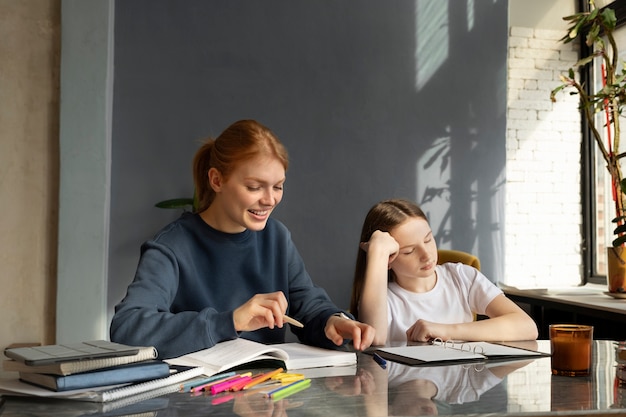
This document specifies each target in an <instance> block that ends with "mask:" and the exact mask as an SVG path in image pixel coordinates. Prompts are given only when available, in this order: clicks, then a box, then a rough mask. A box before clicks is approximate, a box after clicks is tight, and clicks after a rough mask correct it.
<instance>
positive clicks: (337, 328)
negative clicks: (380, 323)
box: [324, 316, 375, 350]
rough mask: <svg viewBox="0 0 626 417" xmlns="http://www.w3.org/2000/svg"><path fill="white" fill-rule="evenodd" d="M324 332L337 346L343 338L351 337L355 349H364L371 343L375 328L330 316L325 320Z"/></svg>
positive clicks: (341, 342)
mask: <svg viewBox="0 0 626 417" xmlns="http://www.w3.org/2000/svg"><path fill="white" fill-rule="evenodd" d="M324 333H325V334H326V337H327V338H328V339H330V340H331V341H332V342H333V343H334V344H336V345H337V346H341V345H342V344H343V340H344V339H352V345H353V346H354V348H355V349H356V350H364V349H367V348H368V347H370V345H371V344H372V341H373V340H374V335H375V330H374V328H373V327H372V326H370V325H368V324H365V323H361V322H360V321H356V320H350V319H347V318H343V317H339V316H330V317H329V318H328V320H327V321H326V326H325V327H324Z"/></svg>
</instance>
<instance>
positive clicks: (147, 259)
mask: <svg viewBox="0 0 626 417" xmlns="http://www.w3.org/2000/svg"><path fill="white" fill-rule="evenodd" d="M287 165H288V160H287V152H286V150H285V148H284V147H283V145H282V144H281V143H280V142H279V141H278V139H277V138H276V137H275V136H274V134H273V133H272V132H271V131H270V130H269V129H268V128H266V127H265V126H263V125H261V124H259V123H257V122H255V121H253V120H242V121H239V122H236V123H234V124H232V125H231V126H229V127H228V128H227V129H226V130H225V131H224V132H223V133H222V134H221V135H220V136H219V137H218V138H217V139H215V140H209V141H207V142H206V143H205V144H204V145H203V146H202V147H201V148H200V149H199V150H198V152H197V153H196V155H195V157H194V162H193V170H194V182H195V190H196V195H197V199H198V207H197V210H196V212H195V213H184V214H183V215H182V216H181V217H180V218H179V219H178V220H176V221H174V222H173V223H171V224H169V225H168V226H166V227H165V228H163V229H162V230H161V231H160V232H159V233H157V235H156V236H155V237H154V238H153V239H152V240H149V241H147V242H145V243H144V244H143V245H142V248H141V257H140V259H139V265H138V267H137V272H136V274H135V278H134V280H133V282H132V283H131V284H130V286H129V287H128V290H127V293H126V296H125V297H124V299H123V300H122V301H121V302H120V303H119V304H118V305H117V306H116V308H115V315H114V317H113V320H112V322H111V340H112V341H116V342H120V343H125V344H129V345H148V346H155V347H156V348H157V350H158V352H159V357H160V358H171V357H176V356H180V355H183V354H186V353H189V352H194V351H197V350H200V349H205V348H208V347H211V346H213V345H215V344H216V343H219V342H221V341H225V340H229V339H234V338H237V337H244V338H247V339H251V340H256V341H259V342H264V343H280V342H284V341H285V329H284V328H283V324H284V322H285V321H284V320H285V319H284V318H283V315H284V314H285V313H286V314H289V315H290V316H291V317H292V318H294V319H296V320H298V321H300V322H302V323H303V324H304V328H302V329H299V328H292V331H293V332H294V333H295V334H296V335H297V336H298V337H299V339H300V341H302V342H303V343H307V344H312V345H317V346H322V347H332V346H333V344H334V345H341V344H342V343H343V342H344V339H352V341H353V344H354V347H355V349H358V350H362V349H365V348H367V347H368V346H369V345H370V344H371V341H372V339H373V337H374V331H373V329H372V328H371V327H370V326H368V325H366V324H363V323H359V322H357V321H354V320H351V319H350V318H348V317H346V315H345V314H343V313H342V312H341V310H340V309H339V308H337V307H336V306H335V305H334V304H333V303H332V302H331V300H330V298H329V297H328V295H327V294H326V292H325V291H324V290H323V289H321V288H319V287H317V286H315V285H314V284H313V283H312V281H311V278H310V277H309V275H308V273H307V271H306V269H305V267H304V263H303V261H302V259H301V257H300V254H299V253H298V251H297V249H296V247H295V246H294V244H293V242H292V240H291V237H290V233H289V231H288V230H287V228H286V227H285V226H284V225H283V224H282V223H280V222H279V221H277V220H274V219H273V218H270V214H271V213H272V210H273V209H274V208H275V207H276V206H277V205H278V203H280V201H281V199H282V196H283V186H284V183H285V172H286V170H287Z"/></svg>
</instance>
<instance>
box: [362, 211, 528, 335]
mask: <svg viewBox="0 0 626 417" xmlns="http://www.w3.org/2000/svg"><path fill="white" fill-rule="evenodd" d="M360 242H361V244H360V250H359V253H358V255H357V262H356V270H355V274H354V284H353V287H352V300H351V306H350V309H351V311H352V312H353V313H354V314H355V315H356V316H357V317H358V318H359V319H360V320H362V321H363V322H365V323H367V324H370V325H372V326H373V327H374V328H375V329H376V336H375V338H374V342H373V343H374V344H376V345H383V344H386V343H389V342H400V341H401V342H406V341H407V340H408V341H417V342H426V341H429V340H432V339H435V338H440V339H442V340H467V341H477V340H478V341H505V340H508V341H511V340H531V339H532V340H534V339H536V338H537V326H536V324H535V322H534V321H533V320H532V319H531V318H530V317H529V316H528V315H527V314H526V313H525V312H524V311H523V310H522V309H521V308H519V307H518V306H517V305H516V304H515V303H513V302H512V301H511V300H509V299H508V298H506V297H505V295H504V294H503V293H502V291H501V290H500V289H499V288H498V287H496V286H495V285H494V284H493V283H491V282H490V281H489V280H488V279H487V278H486V277H485V276H484V275H483V274H481V273H480V272H479V271H478V270H476V269H474V268H473V267H471V266H467V265H464V264H461V263H446V264H444V265H437V244H436V243H435V239H434V237H433V233H432V231H431V230H430V226H429V224H428V220H427V219H426V215H425V214H424V213H423V212H422V210H421V209H420V208H419V207H418V206H417V205H416V204H414V203H412V202H410V201H406V200H400V199H396V200H387V201H382V202H380V203H378V204H376V205H375V206H374V207H372V208H371V209H370V211H369V212H368V214H367V216H366V218H365V222H364V224H363V230H362V232H361V241H360ZM475 313H476V314H482V315H487V316H488V317H489V319H487V320H480V321H474V314H475Z"/></svg>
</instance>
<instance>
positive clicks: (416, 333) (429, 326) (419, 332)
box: [406, 319, 451, 342]
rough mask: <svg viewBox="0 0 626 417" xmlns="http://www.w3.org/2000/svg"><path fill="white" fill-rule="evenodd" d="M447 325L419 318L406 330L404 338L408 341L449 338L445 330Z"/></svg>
mask: <svg viewBox="0 0 626 417" xmlns="http://www.w3.org/2000/svg"><path fill="white" fill-rule="evenodd" d="M449 327H450V326H449V325H446V324H441V323H433V322H431V321H426V320H421V319H420V320H418V321H416V322H415V324H413V325H412V326H411V327H409V329H408V330H407V331H406V338H407V340H408V341H409V342H428V341H430V340H433V339H436V338H439V339H441V340H443V341H446V340H450V339H451V337H450V335H449V334H448V333H449V332H448V331H447V330H448V328H449Z"/></svg>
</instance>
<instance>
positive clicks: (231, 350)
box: [166, 338, 288, 376]
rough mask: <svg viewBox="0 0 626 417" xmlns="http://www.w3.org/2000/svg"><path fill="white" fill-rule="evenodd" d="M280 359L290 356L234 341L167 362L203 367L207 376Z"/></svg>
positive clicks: (268, 347) (274, 349) (239, 339)
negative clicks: (252, 362) (244, 365)
mask: <svg viewBox="0 0 626 417" xmlns="http://www.w3.org/2000/svg"><path fill="white" fill-rule="evenodd" d="M266 358H273V359H280V360H282V361H286V360H287V359H288V355H287V354H286V353H285V352H284V351H282V350H281V349H279V348H277V347H276V346H272V345H264V344H262V343H258V342H254V341H252V340H247V339H242V338H238V339H233V340H228V341H225V342H220V343H218V344H216V345H215V346H213V347H211V348H208V349H203V350H199V351H197V352H193V353H189V354H187V355H183V356H180V357H178V358H174V359H168V360H166V362H168V363H170V364H172V365H186V366H203V367H204V368H205V370H206V372H205V374H206V375H209V376H210V375H212V374H215V373H218V372H220V371H222V370H225V369H229V368H233V367H235V366H239V365H242V364H245V363H247V362H251V361H253V360H257V359H266Z"/></svg>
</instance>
